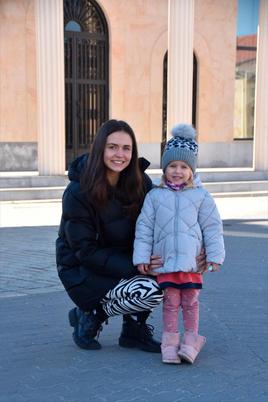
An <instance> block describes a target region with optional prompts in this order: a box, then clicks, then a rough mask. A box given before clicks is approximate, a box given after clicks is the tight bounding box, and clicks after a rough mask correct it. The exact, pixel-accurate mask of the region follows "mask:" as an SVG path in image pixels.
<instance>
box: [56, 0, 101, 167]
mask: <svg viewBox="0 0 268 402" xmlns="http://www.w3.org/2000/svg"><path fill="white" fill-rule="evenodd" d="M64 30H65V32H64V45H65V47H64V54H65V124H66V162H67V166H68V163H69V162H70V161H72V160H73V159H74V158H75V157H76V156H78V155H80V154H82V153H85V152H88V150H89V147H90V145H91V143H92V141H93V139H94V136H95V134H96V132H97V130H98V128H99V127H100V125H101V124H102V123H103V122H104V121H105V120H107V119H108V114H109V102H108V99H109V86H108V71H109V67H108V66H109V60H108V56H109V42H108V28H107V23H106V20H105V17H104V14H103V12H102V10H101V8H100V7H99V5H98V4H97V2H96V1H94V0H76V1H73V0H64Z"/></svg>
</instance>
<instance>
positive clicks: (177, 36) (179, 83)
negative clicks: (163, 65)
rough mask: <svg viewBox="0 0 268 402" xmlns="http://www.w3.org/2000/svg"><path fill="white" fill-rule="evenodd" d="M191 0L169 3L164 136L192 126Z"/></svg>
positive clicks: (192, 10)
mask: <svg viewBox="0 0 268 402" xmlns="http://www.w3.org/2000/svg"><path fill="white" fill-rule="evenodd" d="M193 31H194V0H169V10H168V96H167V135H169V133H170V130H171V129H172V127H173V126H174V125H175V124H177V123H188V124H191V123H192V87H193V34H194V33H193Z"/></svg>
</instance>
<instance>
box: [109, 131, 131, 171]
mask: <svg viewBox="0 0 268 402" xmlns="http://www.w3.org/2000/svg"><path fill="white" fill-rule="evenodd" d="M132 147H133V144H132V139H131V137H130V135H129V134H127V133H125V132H124V131H115V132H114V133H112V134H110V135H108V137H107V140H106V145H105V148H104V154H103V162H104V165H105V166H106V168H107V175H108V179H111V178H116V177H117V178H118V177H119V174H120V173H121V172H122V171H123V170H124V169H125V168H126V167H127V166H128V165H129V164H130V161H131V157H132Z"/></svg>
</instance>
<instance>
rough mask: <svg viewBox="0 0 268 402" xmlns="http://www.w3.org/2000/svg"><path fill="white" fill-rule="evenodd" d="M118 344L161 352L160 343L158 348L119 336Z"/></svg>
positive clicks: (151, 351) (150, 351) (124, 346)
mask: <svg viewBox="0 0 268 402" xmlns="http://www.w3.org/2000/svg"><path fill="white" fill-rule="evenodd" d="M118 344H119V346H121V347H122V348H131V349H134V348H137V349H140V350H143V351H144V352H149V353H161V348H160V345H159V349H158V348H154V347H149V346H144V345H143V344H142V343H140V342H138V341H135V340H130V339H124V338H121V337H120V338H119V341H118Z"/></svg>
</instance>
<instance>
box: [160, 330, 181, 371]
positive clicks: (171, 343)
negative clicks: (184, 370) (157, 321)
mask: <svg viewBox="0 0 268 402" xmlns="http://www.w3.org/2000/svg"><path fill="white" fill-rule="evenodd" d="M179 343H180V334H179V333H178V332H164V333H163V336H162V344H161V352H162V362H163V363H173V364H180V362H181V359H180V358H179V356H178V349H179Z"/></svg>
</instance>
